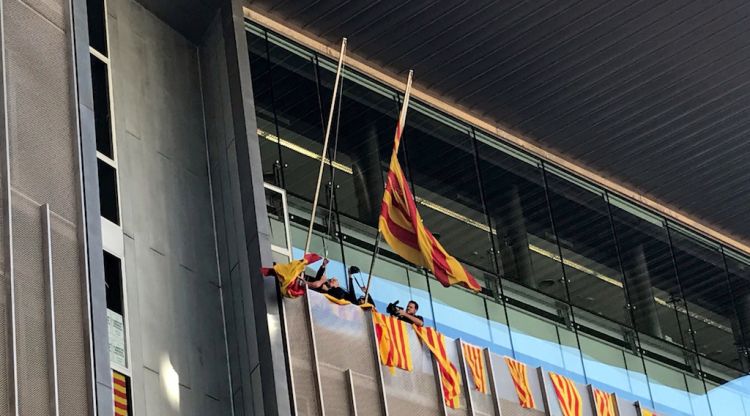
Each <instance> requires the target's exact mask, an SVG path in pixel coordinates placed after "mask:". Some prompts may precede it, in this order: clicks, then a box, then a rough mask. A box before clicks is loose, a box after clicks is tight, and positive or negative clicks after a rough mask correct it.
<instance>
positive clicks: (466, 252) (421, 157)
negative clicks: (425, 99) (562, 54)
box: [402, 103, 495, 284]
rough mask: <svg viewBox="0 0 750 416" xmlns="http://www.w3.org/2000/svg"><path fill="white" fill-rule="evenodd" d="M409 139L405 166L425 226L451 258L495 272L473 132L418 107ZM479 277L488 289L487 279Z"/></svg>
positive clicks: (410, 115) (410, 117)
mask: <svg viewBox="0 0 750 416" xmlns="http://www.w3.org/2000/svg"><path fill="white" fill-rule="evenodd" d="M403 137H404V138H403V140H404V142H403V143H404V145H405V147H406V155H407V157H406V159H405V163H404V161H402V166H406V167H408V171H409V172H410V174H411V176H410V177H411V180H412V182H413V185H414V190H413V191H414V197H415V199H416V202H417V207H418V209H419V212H420V214H421V215H422V220H423V221H424V224H425V225H426V226H427V228H428V229H429V230H430V231H431V232H432V233H433V234H434V235H435V237H437V239H438V240H439V241H440V243H441V244H442V245H443V247H445V249H446V250H447V251H448V253H450V254H451V255H453V256H455V257H456V258H458V259H459V260H461V261H462V262H464V263H467V264H471V265H474V266H476V267H478V268H480V269H483V270H487V271H494V270H495V268H494V260H493V259H492V243H491V241H490V234H489V226H488V225H487V217H486V215H485V213H484V209H483V208H482V201H481V199H480V196H479V195H480V194H479V180H478V179H477V169H476V164H475V159H474V147H473V143H472V141H473V139H472V138H471V136H470V131H469V128H468V127H466V126H462V125H459V124H456V123H455V122H452V121H451V120H449V119H447V118H446V117H444V116H442V115H440V114H437V113H435V112H434V111H432V110H429V109H427V108H426V107H424V106H423V105H421V104H419V103H413V104H412V105H411V106H410V110H409V113H408V115H407V116H406V128H405V129H404V136H403ZM405 169H406V168H405ZM474 277H475V278H477V281H479V282H480V284H484V282H482V279H481V277H482V276H474Z"/></svg>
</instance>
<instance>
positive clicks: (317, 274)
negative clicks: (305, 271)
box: [305, 266, 326, 282]
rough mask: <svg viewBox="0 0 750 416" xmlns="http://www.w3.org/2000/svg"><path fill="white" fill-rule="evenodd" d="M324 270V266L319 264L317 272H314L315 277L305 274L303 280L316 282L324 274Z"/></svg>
mask: <svg viewBox="0 0 750 416" xmlns="http://www.w3.org/2000/svg"><path fill="white" fill-rule="evenodd" d="M325 272H326V266H320V267H319V268H318V272H317V273H315V277H311V276H308V275H305V280H307V281H308V282H317V281H318V280H320V279H321V278H322V277H323V274H325Z"/></svg>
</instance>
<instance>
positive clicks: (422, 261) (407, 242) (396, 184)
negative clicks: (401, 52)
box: [378, 108, 481, 291]
mask: <svg viewBox="0 0 750 416" xmlns="http://www.w3.org/2000/svg"><path fill="white" fill-rule="evenodd" d="M405 111H406V109H405V108H404V109H402V114H401V118H400V121H399V124H398V125H397V126H396V137H395V138H394V143H393V153H392V154H391V163H390V169H389V171H388V177H387V179H386V184H385V192H384V193H383V202H382V204H381V207H380V219H379V220H378V230H379V231H380V232H381V233H382V234H383V238H384V239H385V241H386V242H387V243H388V245H389V246H391V248H392V249H393V250H394V251H395V252H396V253H397V254H398V255H399V256H401V257H403V258H404V259H405V260H407V261H409V262H411V263H413V264H415V265H417V266H421V267H424V268H427V269H429V270H430V271H431V272H432V273H433V274H434V275H435V277H436V278H437V279H438V281H440V283H442V284H443V286H450V285H454V284H460V285H463V286H465V287H467V288H469V289H472V290H474V291H479V290H481V287H480V286H479V283H477V281H476V280H475V279H474V277H472V275H471V274H469V272H467V271H466V269H465V268H464V267H463V266H462V265H461V263H459V262H458V260H456V259H455V258H454V257H453V256H451V255H450V254H448V252H447V251H445V249H444V248H443V246H442V245H441V244H440V243H439V242H438V241H437V240H436V239H435V237H434V236H433V235H432V233H431V232H430V231H429V230H428V229H427V228H426V227H425V226H424V224H422V217H421V216H420V215H419V211H417V205H416V204H415V203H414V196H413V195H412V193H411V189H410V188H409V185H408V182H407V181H406V177H405V176H404V172H403V171H402V170H401V165H400V164H399V163H398V147H399V143H400V142H401V132H402V130H403V125H402V124H403V120H404V118H405V114H404V112H405Z"/></svg>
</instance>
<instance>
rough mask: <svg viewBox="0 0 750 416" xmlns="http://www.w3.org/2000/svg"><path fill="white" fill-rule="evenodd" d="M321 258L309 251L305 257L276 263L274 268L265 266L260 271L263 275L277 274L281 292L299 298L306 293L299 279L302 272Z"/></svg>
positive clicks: (285, 295)
mask: <svg viewBox="0 0 750 416" xmlns="http://www.w3.org/2000/svg"><path fill="white" fill-rule="evenodd" d="M320 258H321V257H320V256H319V255H317V254H315V253H307V254H305V257H304V258H302V259H300V260H294V261H293V262H291V263H284V264H275V265H274V266H273V267H272V268H269V267H263V268H262V269H260V273H261V274H262V275H263V276H276V278H277V279H279V285H280V286H281V294H282V295H283V296H284V297H287V298H297V297H300V296H302V294H304V293H305V287H304V285H302V284H301V283H300V281H299V279H300V278H301V277H302V272H304V271H305V267H307V265H309V264H313V263H315V262H316V261H318V260H320Z"/></svg>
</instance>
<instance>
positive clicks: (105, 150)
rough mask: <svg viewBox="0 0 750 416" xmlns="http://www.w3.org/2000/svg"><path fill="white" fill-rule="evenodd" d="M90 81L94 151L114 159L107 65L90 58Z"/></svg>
mask: <svg viewBox="0 0 750 416" xmlns="http://www.w3.org/2000/svg"><path fill="white" fill-rule="evenodd" d="M91 81H92V87H93V92H94V122H95V127H96V150H98V151H99V152H101V153H102V154H104V155H106V156H107V157H109V158H110V159H114V157H115V155H114V148H113V146H112V119H111V114H110V106H109V78H108V76H107V64H105V63H104V62H102V61H100V60H99V58H97V57H95V56H93V55H92V56H91Z"/></svg>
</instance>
